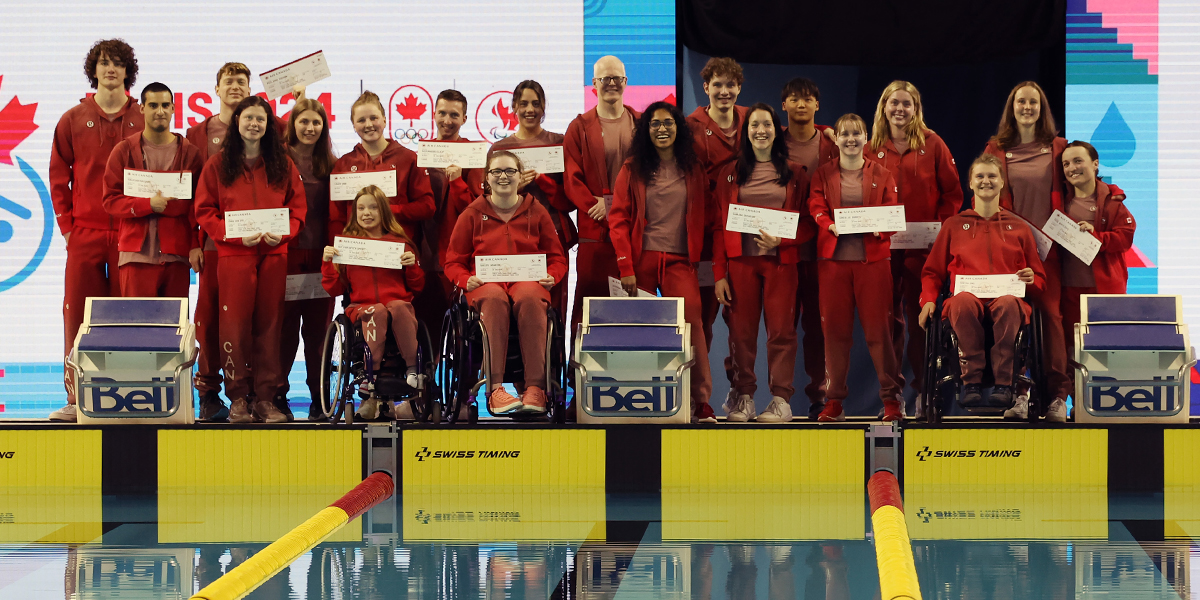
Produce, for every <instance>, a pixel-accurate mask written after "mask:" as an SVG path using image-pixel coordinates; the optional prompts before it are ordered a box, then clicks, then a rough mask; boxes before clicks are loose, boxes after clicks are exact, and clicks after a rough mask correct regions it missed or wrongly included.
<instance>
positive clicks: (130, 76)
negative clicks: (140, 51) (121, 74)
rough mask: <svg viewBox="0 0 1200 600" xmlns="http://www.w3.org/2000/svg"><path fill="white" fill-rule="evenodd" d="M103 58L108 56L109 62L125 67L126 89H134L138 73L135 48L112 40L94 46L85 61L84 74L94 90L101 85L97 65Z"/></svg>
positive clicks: (117, 40) (119, 40) (120, 41)
mask: <svg viewBox="0 0 1200 600" xmlns="http://www.w3.org/2000/svg"><path fill="white" fill-rule="evenodd" d="M101 56H107V57H108V58H109V60H112V61H114V62H117V63H120V64H121V65H122V66H124V67H125V89H126V90H129V89H130V88H132V87H133V84H134V83H135V82H137V73H138V63H137V57H135V56H134V55H133V47H132V46H130V45H129V44H126V43H125V40H122V39H111V40H100V41H98V42H96V43H95V44H92V49H91V50H88V53H87V58H84V59H83V74H84V75H86V76H87V79H88V83H89V84H91V86H92V89H97V87H98V86H99V85H100V80H99V79H97V78H96V63H99V62H100V57H101Z"/></svg>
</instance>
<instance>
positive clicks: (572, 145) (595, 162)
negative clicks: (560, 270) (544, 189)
mask: <svg viewBox="0 0 1200 600" xmlns="http://www.w3.org/2000/svg"><path fill="white" fill-rule="evenodd" d="M622 106H624V107H625V111H626V112H628V113H629V115H630V117H631V118H632V122H633V123H634V127H636V126H637V120H638V117H640V116H641V113H639V112H638V111H636V110H634V109H633V107H631V106H629V105H624V104H623V105H622ZM563 153H564V154H565V156H566V165H567V170H566V173H564V174H563V185H564V187H565V188H566V195H567V198H568V199H569V200H570V201H571V203H572V204H574V205H575V207H576V208H578V209H579V216H578V219H577V220H578V221H579V237H580V238H582V239H586V240H595V241H600V240H606V239H608V225H607V220H604V219H602V220H600V221H597V220H595V219H593V218H591V217H589V216H587V211H589V210H591V208H592V207H593V206H595V205H596V197H597V196H599V197H604V196H605V195H606V194H611V193H612V188H613V184H614V183H616V182H613V181H609V180H608V166H607V165H606V163H605V159H604V128H603V125H601V123H600V115H599V113H597V112H596V109H595V108H593V109H592V110H589V111H587V112H585V113H583V114H582V115H579V116H578V117H575V120H574V121H571V124H570V125H569V126H568V127H567V133H566V136H565V137H564V138H563Z"/></svg>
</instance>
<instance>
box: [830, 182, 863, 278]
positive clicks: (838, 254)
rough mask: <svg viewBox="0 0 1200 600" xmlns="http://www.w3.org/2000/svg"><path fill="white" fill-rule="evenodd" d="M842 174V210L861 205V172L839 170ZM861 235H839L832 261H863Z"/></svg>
mask: <svg viewBox="0 0 1200 600" xmlns="http://www.w3.org/2000/svg"><path fill="white" fill-rule="evenodd" d="M840 170H841V172H842V208H845V207H849V206H862V205H863V172H862V169H856V170H853V171H850V170H847V169H840ZM863 235H866V234H862V233H851V234H844V235H839V236H838V239H837V246H836V247H834V249H833V260H854V261H864V260H866V259H867V251H866V248H865V247H864V246H863Z"/></svg>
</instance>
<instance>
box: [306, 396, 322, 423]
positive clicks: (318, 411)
mask: <svg viewBox="0 0 1200 600" xmlns="http://www.w3.org/2000/svg"><path fill="white" fill-rule="evenodd" d="M308 420H309V421H324V420H325V407H323V406H321V400H320V399H314V400H313V401H312V404H309V405H308Z"/></svg>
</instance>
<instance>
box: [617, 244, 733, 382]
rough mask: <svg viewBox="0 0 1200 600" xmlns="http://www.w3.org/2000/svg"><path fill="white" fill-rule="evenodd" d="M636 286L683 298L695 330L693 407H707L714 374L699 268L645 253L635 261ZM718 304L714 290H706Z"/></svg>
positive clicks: (680, 259)
mask: <svg viewBox="0 0 1200 600" xmlns="http://www.w3.org/2000/svg"><path fill="white" fill-rule="evenodd" d="M633 271H634V274H635V275H636V276H637V286H638V287H639V288H641V289H643V290H646V291H648V292H650V293H655V292H658V291H662V295H663V296H664V297H672V298H683V318H684V320H685V321H687V322H688V323H689V324H691V326H692V356H693V357H695V359H696V366H694V367H692V405H693V406H695V405H698V404H701V403H703V404H707V403H708V399H709V397H711V396H712V371H711V369H710V367H709V365H708V343H707V341H706V340H705V338H704V326H703V322H702V321H701V316H700V314H701V313H700V311H701V308H700V298H701V297H702V294H701V293H700V282H699V280H698V279H697V278H696V267H695V266H694V265H693V264H692V263H691V261H689V260H688V257H687V256H685V255H682V254H672V253H668V252H656V251H654V250H643V251H642V255H641V256H639V257H638V258H637V260H636V261H634V265H633ZM707 289H708V290H709V292H710V295H712V296H713V299H714V301H715V299H716V295H715V294H712V288H707Z"/></svg>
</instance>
